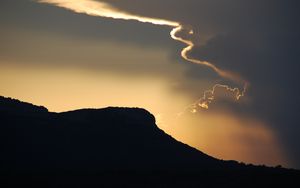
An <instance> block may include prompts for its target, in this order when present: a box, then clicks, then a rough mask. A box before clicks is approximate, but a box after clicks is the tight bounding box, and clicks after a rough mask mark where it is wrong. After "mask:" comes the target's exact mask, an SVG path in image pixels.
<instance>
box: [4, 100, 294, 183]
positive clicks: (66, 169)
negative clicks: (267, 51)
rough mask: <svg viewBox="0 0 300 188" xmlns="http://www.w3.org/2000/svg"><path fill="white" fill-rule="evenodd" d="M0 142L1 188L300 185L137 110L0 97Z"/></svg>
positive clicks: (277, 170)
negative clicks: (54, 108)
mask: <svg viewBox="0 0 300 188" xmlns="http://www.w3.org/2000/svg"><path fill="white" fill-rule="evenodd" d="M0 141H1V153H0V175H1V179H0V181H1V182H0V187H12V186H17V187H23V186H29V187H51V188H52V187H84V188H87V187H172V188H174V187H187V188H188V187H270V186H281V187H300V186H299V185H300V184H299V182H300V173H299V171H297V170H288V169H283V168H269V167H264V166H253V165H243V164H240V163H237V162H235V161H222V160H218V159H215V158H213V157H210V156H208V155H206V154H204V153H202V152H200V151H198V150H196V149H194V148H192V147H190V146H188V145H186V144H183V143H181V142H178V141H176V140H175V139H173V138H172V137H171V136H169V135H167V134H166V133H164V132H163V131H162V130H160V129H159V128H158V127H157V126H156V125H155V118H154V116H153V115H151V114H150V113H149V112H147V111H146V110H144V109H138V108H112V107H110V108H105V109H83V110H76V111H71V112H64V113H52V112H48V110H47V109H46V108H44V107H38V106H34V105H32V104H29V103H24V102H20V101H18V100H13V99H10V98H4V97H0Z"/></svg>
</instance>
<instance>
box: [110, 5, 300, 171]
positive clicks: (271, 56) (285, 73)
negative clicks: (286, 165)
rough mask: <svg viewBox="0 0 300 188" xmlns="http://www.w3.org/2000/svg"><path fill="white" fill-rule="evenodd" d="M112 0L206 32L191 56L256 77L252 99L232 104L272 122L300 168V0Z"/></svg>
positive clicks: (250, 78)
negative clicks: (246, 102)
mask: <svg viewBox="0 0 300 188" xmlns="http://www.w3.org/2000/svg"><path fill="white" fill-rule="evenodd" d="M108 2H110V3H112V4H114V5H115V6H116V7H119V8H120V9H124V10H128V11H129V12H132V13H136V14H141V15H144V16H154V17H160V18H164V19H170V20H175V21H180V22H182V23H183V24H187V25H192V27H193V28H194V30H195V34H196V35H198V36H199V37H200V38H201V36H204V39H205V40H206V44H205V45H197V46H196V47H195V48H194V49H193V51H192V52H191V53H190V55H191V56H192V57H194V58H198V59H201V60H206V61H209V62H213V63H214V64H216V65H217V66H218V67H220V68H224V69H226V70H231V71H234V72H237V73H239V74H240V75H242V77H243V78H245V79H246V80H248V81H249V82H250V84H251V87H250V90H249V91H248V93H247V95H248V96H249V97H251V100H252V103H251V104H248V105H243V106H241V105H240V104H239V105H233V104H230V106H231V107H232V108H234V109H235V110H236V111H239V112H244V113H248V114H252V115H255V116H256V117H260V118H263V119H264V120H265V121H267V122H269V124H270V125H271V126H272V127H273V128H274V129H275V131H276V133H277V134H278V135H279V138H280V140H281V142H282V143H284V145H285V147H286V148H287V152H288V153H289V157H290V158H291V160H293V163H294V165H295V166H297V167H298V168H299V167H300V163H299V160H298V159H299V158H300V147H299V145H300V142H299V140H297V137H298V135H299V134H300V126H299V120H298V119H299V112H300V108H299V106H300V100H299V97H298V96H299V95H300V87H299V84H298V81H299V76H298V75H299V72H300V64H299V62H300V57H299V54H300V48H299V43H300V36H299V35H300V26H299V24H298V22H299V18H300V13H299V7H300V6H299V5H300V3H299V2H298V1H294V0H252V1H250V0H248V1H247V0H228V1H219V0H200V1H198V0H187V1H183V0H182V1H179V0H178V1H173V0H165V1H159V0H152V1H138V0H124V1H116V0H108ZM207 36H208V37H207ZM195 43H197V41H195ZM187 66H191V67H192V65H187ZM197 71H198V70H195V69H193V68H190V69H189V76H192V79H197V78H198V79H200V78H201V74H199V73H198V72H197ZM198 75H200V76H199V77H198ZM190 89H195V88H190ZM187 90H189V89H187ZM185 91H186V90H185ZM215 105H217V104H215ZM218 105H220V104H219V103H218ZM213 108H215V107H213Z"/></svg>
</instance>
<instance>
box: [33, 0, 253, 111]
mask: <svg viewBox="0 0 300 188" xmlns="http://www.w3.org/2000/svg"><path fill="white" fill-rule="evenodd" d="M37 1H38V2H40V3H48V4H52V5H55V6H58V7H62V8H65V9H69V10H72V11H74V12H77V13H83V14H87V15H90V16H99V17H106V18H112V19H122V20H135V21H139V22H142V23H150V24H155V25H165V26H170V27H173V30H172V31H171V33H170V35H171V37H172V38H173V39H174V40H176V41H180V42H182V43H184V44H186V45H187V46H186V47H185V48H183V50H182V51H181V56H182V58H184V59H185V60H186V61H188V62H191V63H195V64H200V65H204V66H207V67H209V68H211V69H213V70H214V71H215V72H216V73H217V74H218V75H219V76H221V77H223V78H225V79H228V80H230V81H233V82H234V83H237V84H239V85H240V84H243V85H244V87H243V89H242V90H241V89H239V88H231V87H230V86H228V85H221V84H216V85H214V86H213V88H212V89H211V90H207V91H205V92H204V95H203V97H201V98H200V99H199V100H197V102H196V103H195V104H194V105H193V110H192V112H196V111H197V108H205V109H208V107H209V104H210V103H211V102H212V101H213V100H214V98H215V90H216V88H225V89H226V91H227V92H231V93H233V94H234V97H235V99H236V100H239V99H240V98H241V97H242V96H244V94H245V92H246V89H247V85H248V82H247V81H245V80H244V79H242V78H241V77H240V76H239V75H237V74H234V73H232V72H230V71H225V70H222V69H220V68H218V67H216V66H215V65H214V64H212V63H210V62H207V61H201V60H198V59H194V58H191V57H189V56H188V52H190V51H191V50H192V49H193V47H194V43H193V42H192V40H188V39H184V38H183V37H180V36H179V34H180V32H182V31H183V30H185V29H187V28H185V27H184V26H183V25H182V24H181V23H179V22H175V21H170V20H165V19H159V18H151V17H144V16H140V15H135V14H131V13H128V12H126V11H122V10H119V9H117V8H115V7H113V6H112V5H110V4H108V3H105V2H101V1H95V0H37ZM187 31H188V34H189V35H193V30H192V29H187Z"/></svg>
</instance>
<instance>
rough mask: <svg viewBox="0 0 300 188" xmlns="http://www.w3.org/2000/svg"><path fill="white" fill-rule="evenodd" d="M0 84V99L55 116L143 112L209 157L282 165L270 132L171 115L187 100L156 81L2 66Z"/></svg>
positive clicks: (223, 117)
mask: <svg viewBox="0 0 300 188" xmlns="http://www.w3.org/2000/svg"><path fill="white" fill-rule="evenodd" d="M0 85H1V87H0V93H1V94H2V95H5V96H8V97H13V98H17V99H19V100H22V101H26V102H31V103H34V104H36V105H44V106H46V107H47V108H48V109H49V110H50V111H56V112H61V111H68V110H74V109H80V108H103V107H107V106H127V107H141V108H145V109H147V110H149V111H150V112H151V113H153V114H154V115H155V117H156V122H157V124H158V126H159V127H160V128H161V129H163V130H164V131H166V132H167V133H168V134H171V135H172V136H173V137H174V138H176V139H178V140H180V141H181V142H184V143H187V144H189V145H190V146H193V147H195V148H197V149H199V150H201V151H203V152H205V153H207V154H209V155H212V156H214V157H217V158H220V159H226V160H229V159H234V160H238V161H243V162H246V163H253V164H267V165H273V166H274V165H278V164H281V165H288V163H287V160H286V159H285V156H284V154H283V152H282V151H281V149H280V147H279V145H278V142H277V140H276V137H275V135H274V133H273V132H272V130H270V129H268V128H267V127H266V126H265V125H264V124H263V123H262V122H259V121H257V120H255V119H251V118H250V119H249V118H243V117H237V116H236V115H234V114H233V113H226V112H220V113H218V112H210V113H207V112H205V111H204V112H199V113H197V114H191V113H185V114H183V115H181V116H179V117H178V116H176V113H177V112H178V111H179V110H180V109H181V108H182V106H184V105H185V104H186V103H188V102H189V101H190V100H191V99H190V98H189V97H187V96H184V95H180V94H178V95H176V94H174V92H173V91H172V90H170V88H169V83H167V82H165V81H164V80H160V78H157V79H153V78H147V77H145V78H140V79H135V78H134V77H133V78H130V77H124V76H122V75H116V74H112V73H104V72H91V71H84V70H82V69H66V68H60V69H55V68H31V67H23V68H22V66H18V67H16V66H2V67H1V68H0ZM83 96H84V97H83ZM174 101H176V103H174ZM216 138H217V139H216Z"/></svg>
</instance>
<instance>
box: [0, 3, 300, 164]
mask: <svg viewBox="0 0 300 188" xmlns="http://www.w3.org/2000/svg"><path fill="white" fill-rule="evenodd" d="M299 5H300V3H299V2H298V1H296V0H227V1H220V0H164V1H159V0H151V1H146V0H101V1H100V0H99V1H97V0H2V1H1V2H0V95H3V96H6V97H13V98H17V99H20V100H23V101H27V102H31V103H34V104H37V105H43V106H45V107H47V108H48V109H49V110H50V111H55V112H61V111H68V110H74V109H79V108H103V107H107V106H127V107H141V108H145V109H147V110H148V111H150V112H151V113H153V114H154V115H155V117H156V122H157V124H158V126H159V127H160V128H161V129H163V130H164V131H165V132H167V133H168V134H170V135H172V136H173V137H174V138H176V139H177V140H179V141H181V142H184V143H187V144H189V145H190V146H192V147H195V148H197V149H199V150H201V151H203V152H205V153H207V154H209V155H212V156H214V157H217V158H220V159H226V160H237V161H243V162H245V163H253V164H266V165H272V166H274V165H278V164H281V165H283V166H285V167H292V168H300V162H299V160H298V159H299V158H300V141H299V139H298V135H299V134H300V127H299V125H298V116H299V112H300V109H299V105H300V101H299V98H298V96H300V88H299V84H298V80H299V79H298V74H299V71H300V65H299V62H300V61H299V60H300V58H299V55H298V54H300V48H299V47H298V45H299V42H300V37H299V34H300V28H299V27H300V26H299V24H298V22H299V18H300V15H299V14H300V13H299V11H298V8H299Z"/></svg>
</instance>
